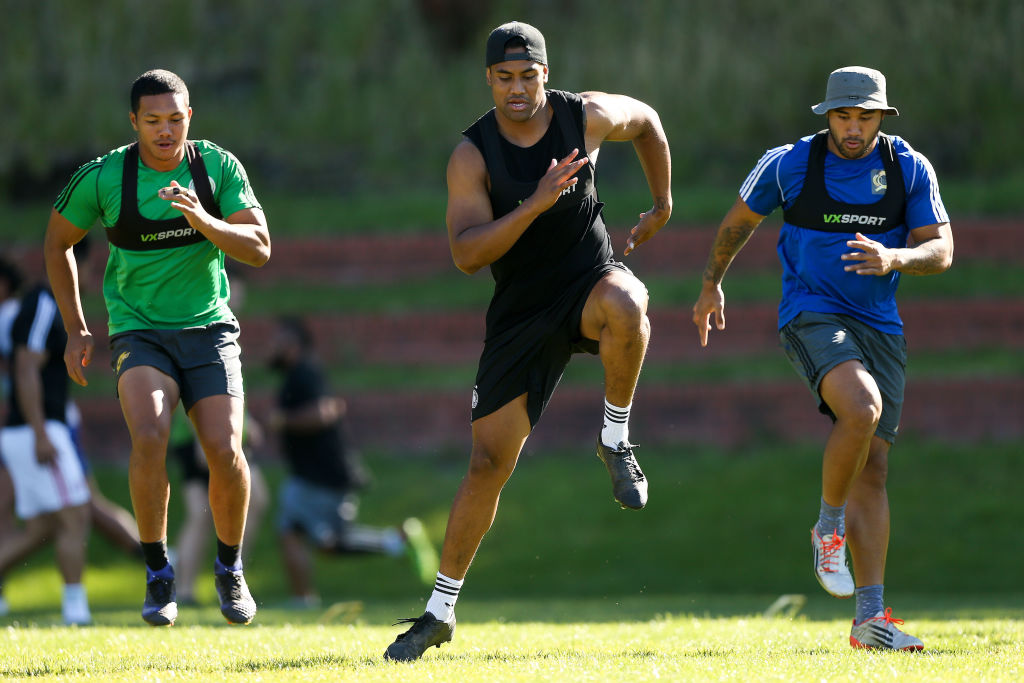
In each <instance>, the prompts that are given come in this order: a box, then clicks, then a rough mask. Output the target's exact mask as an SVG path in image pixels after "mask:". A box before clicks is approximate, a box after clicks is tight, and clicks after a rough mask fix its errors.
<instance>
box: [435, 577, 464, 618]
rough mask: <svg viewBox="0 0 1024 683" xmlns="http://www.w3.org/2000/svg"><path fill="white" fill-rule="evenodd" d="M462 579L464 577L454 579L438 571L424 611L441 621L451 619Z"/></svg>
mask: <svg viewBox="0 0 1024 683" xmlns="http://www.w3.org/2000/svg"><path fill="white" fill-rule="evenodd" d="M464 581H465V579H463V580H462V581H456V580H455V579H451V578H448V577H447V576H445V575H444V574H442V573H441V572H438V573H437V579H436V580H435V581H434V592H433V593H431V594H430V599H429V600H427V610H426V611H428V612H430V613H431V614H433V615H434V616H435V617H436V618H438V619H440V620H441V621H451V618H452V614H454V613H455V601H456V600H458V599H459V590H461V589H462V584H463V582H464Z"/></svg>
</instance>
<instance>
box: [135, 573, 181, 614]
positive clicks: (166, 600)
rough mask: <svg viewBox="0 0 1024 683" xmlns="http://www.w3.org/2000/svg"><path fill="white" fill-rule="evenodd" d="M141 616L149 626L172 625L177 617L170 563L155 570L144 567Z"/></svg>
mask: <svg viewBox="0 0 1024 683" xmlns="http://www.w3.org/2000/svg"><path fill="white" fill-rule="evenodd" d="M142 618H143V620H145V622H146V623H147V624H149V625H151V626H173V625H174V620H175V619H177V618H178V603H177V602H175V601H174V570H173V569H171V565H167V566H166V567H164V568H163V569H161V570H160V571H157V572H153V571H150V569H149V567H146V600H145V601H144V602H143V603H142Z"/></svg>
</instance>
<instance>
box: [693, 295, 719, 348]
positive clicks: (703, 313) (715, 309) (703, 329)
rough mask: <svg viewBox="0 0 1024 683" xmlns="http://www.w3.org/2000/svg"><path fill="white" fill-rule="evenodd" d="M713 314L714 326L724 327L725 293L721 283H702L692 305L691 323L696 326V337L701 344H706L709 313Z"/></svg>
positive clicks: (709, 322) (709, 326) (709, 324)
mask: <svg viewBox="0 0 1024 683" xmlns="http://www.w3.org/2000/svg"><path fill="white" fill-rule="evenodd" d="M712 313H713V314H714V316H715V328H716V329H718V330H724V329H725V293H724V292H723V291H722V286H721V285H714V286H711V285H704V287H703V288H702V289H701V290H700V296H699V297H698V298H697V303H695V304H694V305H693V324H694V325H696V326H697V337H698V338H699V339H700V345H701V346H707V345H708V330H709V329H710V328H711V321H710V317H711V314H712Z"/></svg>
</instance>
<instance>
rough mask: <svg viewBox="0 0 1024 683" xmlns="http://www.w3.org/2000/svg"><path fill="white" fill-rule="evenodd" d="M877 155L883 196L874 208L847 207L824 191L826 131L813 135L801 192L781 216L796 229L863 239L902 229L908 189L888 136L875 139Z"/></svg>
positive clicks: (847, 205)
mask: <svg viewBox="0 0 1024 683" xmlns="http://www.w3.org/2000/svg"><path fill="white" fill-rule="evenodd" d="M878 151H879V154H880V155H881V157H882V167H883V168H884V169H885V178H886V187H885V194H884V195H882V198H881V199H879V200H878V201H877V202H875V203H873V204H847V203H846V202H841V201H838V200H836V199H833V198H832V196H831V195H830V194H829V193H828V190H827V189H826V188H825V157H826V156H827V152H828V131H822V132H820V133H818V134H817V135H815V136H814V138H813V139H812V140H811V150H810V156H809V157H808V159H807V175H806V176H805V177H804V186H803V189H801V190H800V194H798V195H797V197H796V200H794V201H793V204H792V205H790V207H789V208H788V209H786V210H785V212H784V213H783V218H784V220H785V221H786V222H787V223H789V224H790V225H795V226H797V227H799V228H809V229H811V230H821V231H823V232H853V231H855V230H856V231H860V232H862V233H864V234H865V235H878V234H881V233H884V232H889V231H890V230H892V229H893V228H895V227H896V226H898V225H902V224H903V223H904V222H906V208H907V189H906V186H905V185H904V184H903V169H901V168H900V164H899V160H898V159H897V158H896V150H895V149H893V146H892V139H890V138H889V136H888V135H885V134H880V135H879V136H878Z"/></svg>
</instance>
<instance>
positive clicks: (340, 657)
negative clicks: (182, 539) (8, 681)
mask: <svg viewBox="0 0 1024 683" xmlns="http://www.w3.org/2000/svg"><path fill="white" fill-rule="evenodd" d="M1022 448H1024V444H1020V443H1006V444H981V443H975V444H942V443H937V442H933V441H925V440H920V439H913V438H906V439H901V441H900V442H899V443H898V444H897V447H896V448H895V449H894V451H893V456H892V462H891V466H890V486H889V492H890V499H891V503H892V510H893V543H892V547H891V549H890V553H889V571H888V579H887V588H886V602H887V603H888V604H890V605H891V606H893V608H894V609H895V615H896V616H897V617H899V618H904V619H906V620H907V624H906V630H907V631H908V632H910V633H913V634H914V635H917V636H919V637H921V638H922V639H923V640H924V641H925V644H926V647H927V650H926V651H925V652H924V653H921V654H919V655H914V654H910V653H866V652H853V651H852V650H851V649H850V648H849V646H848V640H847V639H848V635H849V628H850V621H849V620H850V618H851V617H852V611H853V609H854V605H853V603H852V602H851V601H840V600H834V599H831V598H829V597H827V596H826V595H824V594H823V593H822V592H821V591H820V589H819V588H818V587H817V584H816V583H815V582H814V579H813V578H812V576H811V572H810V570H809V568H808V566H807V565H808V564H809V562H808V561H807V560H808V554H809V553H808V548H807V547H806V546H807V539H806V533H807V532H806V529H807V526H808V525H809V524H810V521H811V520H812V518H813V515H814V514H815V512H816V510H817V502H816V500H817V499H816V494H815V491H816V489H817V486H818V478H819V477H820V447H819V445H818V444H807V445H799V444H778V445H774V446H764V447H759V448H757V449H754V450H750V449H746V450H743V451H723V450H720V449H715V448H710V447H702V448H693V447H688V446H684V445H680V446H679V447H676V448H671V447H667V446H664V447H659V448H642V449H640V450H639V451H638V456H639V457H640V460H641V462H642V464H643V465H644V469H645V472H646V473H647V475H648V477H649V479H650V481H651V502H650V504H649V505H648V507H647V509H645V510H644V511H643V512H642V513H639V514H634V513H627V512H624V511H621V510H619V509H618V508H617V506H615V505H614V504H613V503H612V502H611V500H610V495H609V492H608V483H607V475H606V474H605V473H604V471H603V469H602V468H601V467H600V464H599V463H597V462H596V460H595V459H594V457H593V455H592V454H591V453H589V449H587V452H586V453H583V452H579V453H575V452H560V453H538V452H535V451H529V452H528V453H527V454H526V455H525V456H524V457H523V459H522V461H521V462H520V465H519V467H518V468H517V471H516V473H515V474H514V475H513V477H512V479H511V480H510V482H509V484H508V485H507V486H506V488H505V491H504V493H503V494H502V504H501V508H500V509H499V513H498V519H497V521H496V522H495V526H494V528H493V529H492V532H491V534H489V535H488V537H487V538H486V539H485V541H484V544H483V546H482V548H481V552H480V554H479V556H478V557H477V559H476V561H475V563H474V565H473V570H472V572H471V573H470V576H469V580H468V581H467V584H466V588H465V589H464V590H463V595H462V597H461V598H460V602H459V608H458V614H459V619H460V624H459V627H458V631H457V633H456V640H455V642H454V643H453V644H451V645H449V646H445V647H443V648H442V649H440V650H431V652H429V653H428V654H427V657H426V659H425V660H424V661H422V662H420V663H418V664H415V665H412V666H406V665H395V664H388V663H385V662H383V661H382V660H381V654H382V652H383V649H384V648H385V647H386V646H387V644H388V643H390V642H391V640H392V639H393V638H394V636H395V635H396V634H397V633H399V632H400V630H401V628H400V627H394V626H392V625H391V624H392V623H393V622H394V621H395V620H396V619H397V618H400V617H412V616H417V615H418V614H419V613H421V612H422V610H423V604H424V600H425V599H426V597H427V595H428V593H429V590H428V589H427V588H426V587H424V586H421V585H419V584H418V583H417V582H416V581H415V579H414V578H413V572H412V570H411V568H410V566H409V565H408V563H406V562H404V561H400V560H395V559H393V558H386V557H380V558H360V559H353V558H345V557H322V558H318V559H317V562H316V581H317V585H318V588H319V589H320V591H321V593H322V595H323V596H324V599H325V602H324V608H323V609H320V610H309V611H292V610H288V609H286V608H285V606H286V597H287V594H286V590H285V585H284V579H283V577H282V575H281V573H282V572H281V565H280V560H279V558H278V557H277V556H276V552H277V551H276V546H275V542H274V537H273V533H272V528H273V526H272V521H269V520H268V522H267V523H266V524H265V527H264V532H263V533H262V534H261V535H260V536H259V539H258V541H257V543H256V546H255V548H254V550H253V558H252V559H251V560H250V562H249V564H248V568H247V575H248V576H249V581H250V585H252V587H253V592H254V594H255V596H256V598H257V600H258V601H259V602H260V604H261V611H260V613H259V615H258V616H257V619H256V621H255V622H254V624H253V625H252V626H250V627H248V628H240V627H229V626H227V625H226V624H225V623H224V621H223V619H222V618H221V617H220V615H219V612H218V610H217V608H216V606H215V600H214V595H213V588H212V585H208V584H209V583H211V582H207V581H203V582H201V583H200V586H199V592H198V595H197V597H198V598H199V600H200V604H201V607H199V608H187V609H183V610H182V612H181V617H180V618H179V621H178V624H177V625H176V626H175V627H174V628H172V629H151V628H149V627H146V626H145V625H144V624H143V623H142V621H141V619H140V617H139V615H138V610H139V605H140V603H141V597H142V596H141V591H142V577H141V570H140V567H139V565H138V563H137V561H135V560H132V559H129V558H126V557H125V556H123V555H119V554H117V553H116V552H114V551H112V550H111V549H110V547H109V546H106V545H105V544H104V542H103V541H102V540H101V539H95V538H94V540H93V541H92V542H91V544H90V548H89V551H90V566H89V571H88V574H87V576H86V585H87V588H88V591H89V596H90V601H91V603H92V606H93V611H94V617H95V620H96V626H94V627H91V628H80V629H79V628H71V629H68V628H64V627H62V626H60V624H59V619H60V617H59V590H60V582H59V579H58V577H57V575H56V572H55V570H54V569H53V567H52V556H51V555H49V554H48V553H44V554H40V555H38V556H36V557H34V558H33V559H32V560H31V561H30V562H29V563H28V564H27V565H26V566H24V567H22V568H20V569H19V570H18V571H16V572H13V573H12V574H11V575H10V576H9V577H8V580H7V582H6V586H5V594H6V596H7V598H8V600H9V602H10V603H11V606H12V608H13V610H14V612H13V613H12V615H11V616H10V617H6V618H3V619H0V629H3V635H2V637H0V677H11V678H20V677H33V679H34V680H38V678H36V677H42V678H43V679H45V678H46V677H50V678H56V677H58V676H59V677H60V678H61V680H84V679H87V678H88V679H91V680H124V681H129V680H130V681H157V680H160V681H163V680H243V679H244V680H268V681H269V680H272V681H302V680H338V679H349V680H371V681H372V680H396V679H410V680H459V681H476V680H488V681H490V680H552V681H554V680H654V679H656V678H660V679H663V680H726V681H731V680H736V681H740V680H744V681H745V680H829V681H833V680H835V681H843V680H849V681H858V680H883V679H892V678H899V677H903V678H907V679H909V680H913V681H919V680H923V681H950V680H953V681H958V680H962V681H968V680H970V681H976V680H1018V679H1020V678H1021V677H1022V676H1024V668H1022V664H1021V662H1022V661H1024V645H1022V643H1024V593H1021V592H1020V589H1019V585H1018V576H1019V572H1017V571H1016V568H1018V567H1020V566H1021V563H1022V555H1024V548H1021V547H1020V544H1018V543H1015V542H1014V539H1016V538H1017V537H1018V535H1019V524H1020V519H1021V512H1022V511H1024V507H1022V505H1021V503H1020V499H1019V492H1018V488H1019V482H1020V480H1021V475H1022V474H1024V469H1022V468H1024V464H1022V463H1021V460H1020V457H1019V453H1020V452H1021V449H1022ZM368 460H369V463H370V465H371V467H372V469H373V470H374V473H375V475H376V484H375V486H374V488H373V489H371V490H370V491H369V492H367V494H366V495H365V496H364V502H363V506H362V512H361V519H362V520H363V521H364V522H366V523H370V524H386V523H389V522H394V521H397V520H400V519H402V518H403V517H405V516H408V515H410V514H415V515H417V516H419V517H421V518H422V519H423V521H424V523H425V525H426V527H427V529H428V531H429V533H430V535H431V536H432V537H433V538H435V539H439V538H440V537H441V535H442V533H443V529H444V524H445V519H446V516H447V508H448V505H449V503H450V500H451V495H452V493H453V492H454V490H455V487H456V485H457V484H458V481H459V478H460V477H461V476H462V472H463V471H464V467H465V454H463V453H434V454H431V455H429V456H424V457H418V458H409V457H408V456H401V455H393V454H392V455H389V454H369V455H368ZM97 470H98V471H97V473H98V475H99V477H100V480H101V485H102V487H103V490H104V491H105V492H106V493H107V495H108V496H110V497H111V498H114V499H116V500H119V501H120V502H122V503H126V502H127V486H126V483H125V481H126V474H125V472H124V471H123V470H122V469H121V468H118V467H112V466H107V467H100V468H97ZM264 470H265V472H266V473H267V474H268V478H269V479H270V481H271V484H272V486H274V487H276V485H277V484H278V482H279V481H280V475H281V473H280V470H279V469H278V468H277V467H275V465H274V464H273V463H266V464H265V465H264ZM172 475H176V472H174V471H173V470H172ZM176 481H177V480H176V476H172V485H173V486H175V487H176ZM180 505H181V501H180V496H179V495H178V489H177V488H174V489H173V490H172V508H171V515H172V521H171V528H172V541H173V538H174V529H176V527H177V524H178V520H179V519H180V514H181V509H180ZM272 519H273V518H272V517H271V518H270V520H272ZM211 561H212V549H211ZM783 593H786V594H803V595H806V596H807V603H806V605H805V606H804V607H803V608H802V609H801V610H800V611H799V612H798V613H797V614H796V616H795V618H793V619H789V618H764V617H763V616H762V614H763V613H764V611H765V610H766V609H767V608H768V606H769V605H770V604H771V603H772V602H773V601H774V600H775V598H776V597H778V596H779V595H780V594H783ZM335 604H337V605H338V606H337V607H336V608H334V609H332V606H334V605H335Z"/></svg>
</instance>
